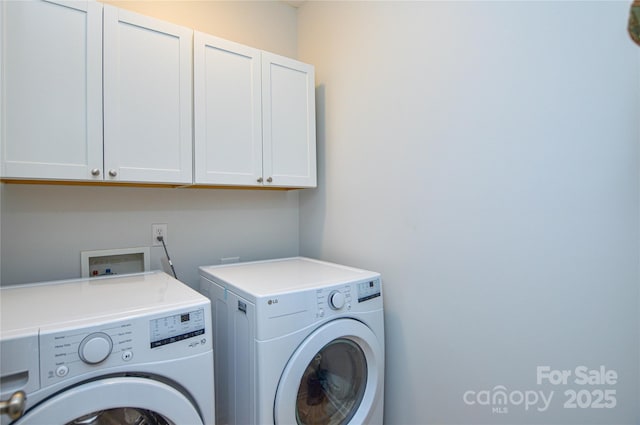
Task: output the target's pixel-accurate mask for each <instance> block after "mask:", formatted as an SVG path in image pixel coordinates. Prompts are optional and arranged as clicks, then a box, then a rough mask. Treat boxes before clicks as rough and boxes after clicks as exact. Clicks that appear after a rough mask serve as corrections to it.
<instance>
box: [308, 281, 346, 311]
mask: <svg viewBox="0 0 640 425" xmlns="http://www.w3.org/2000/svg"><path fill="white" fill-rule="evenodd" d="M316 305H317V310H316V317H325V315H326V314H327V313H328V312H329V311H332V310H333V311H336V312H338V311H342V310H347V311H348V310H351V286H350V285H340V286H334V287H331V288H322V289H318V290H316Z"/></svg>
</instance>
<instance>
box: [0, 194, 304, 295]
mask: <svg viewBox="0 0 640 425" xmlns="http://www.w3.org/2000/svg"><path fill="white" fill-rule="evenodd" d="M2 207H3V211H2V279H3V284H13V283H22V282H36V281H42V280H53V279H64V278H73V277H79V276H80V252H81V251H85V250H94V249H111V248H125V247H139V246H150V245H151V242H152V241H151V224H152V223H167V225H168V246H167V248H168V250H169V254H170V255H171V260H172V262H173V264H174V266H175V269H176V273H177V274H178V278H180V280H182V281H184V282H185V283H188V284H189V285H192V286H194V287H196V286H197V283H198V266H202V265H207V264H219V263H220V258H223V257H234V256H239V257H240V258H241V260H242V261H248V260H252V259H264V258H275V257H280V256H291V255H296V254H297V253H298V194H297V193H296V192H295V191H290V192H283V191H244V190H210V189H157V188H122V187H114V188H111V187H71V186H39V185H28V186H22V185H12V184H6V185H5V186H4V195H3V200H2ZM151 268H152V269H154V270H157V269H163V270H165V271H167V272H168V273H171V270H170V268H169V266H168V264H167V263H166V260H165V254H164V250H163V248H162V247H151Z"/></svg>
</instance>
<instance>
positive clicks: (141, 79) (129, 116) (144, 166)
mask: <svg viewBox="0 0 640 425" xmlns="http://www.w3.org/2000/svg"><path fill="white" fill-rule="evenodd" d="M192 36H193V31H192V30H191V29H189V28H184V27H180V26H177V25H173V24H169V23H167V22H163V21H159V20H156V19H152V18H148V17H146V16H142V15H138V14H135V13H131V12H128V11H126V10H122V9H118V8H115V7H112V6H109V5H105V6H104V95H103V96H104V170H105V173H107V175H106V176H105V178H107V179H114V180H123V181H132V182H171V183H185V184H189V183H191V181H192V160H193V159H192V158H193V157H192V131H191V129H192V118H191V117H192V115H191V87H192V83H191V69H192V65H191V64H192V58H191V46H192Z"/></svg>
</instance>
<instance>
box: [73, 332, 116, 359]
mask: <svg viewBox="0 0 640 425" xmlns="http://www.w3.org/2000/svg"><path fill="white" fill-rule="evenodd" d="M112 348H113V341H111V337H110V336H109V335H107V334H106V333H104V332H96V333H92V334H90V335H87V336H86V337H85V338H84V339H83V340H82V342H81V343H80V347H79V348H78V354H79V355H80V358H81V359H82V361H83V362H85V363H89V364H97V363H100V362H101V361H104V359H106V358H107V357H109V354H111V349H112Z"/></svg>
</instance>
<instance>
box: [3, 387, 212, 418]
mask: <svg viewBox="0 0 640 425" xmlns="http://www.w3.org/2000/svg"><path fill="white" fill-rule="evenodd" d="M136 421H138V422H136ZM143 421H146V422H143ZM113 423H117V424H122V425H126V424H150V425H151V424H153V425H156V424H157V425H167V424H168V425H183V424H198V425H202V418H201V417H200V415H199V414H198V411H197V410H196V408H195V407H194V405H193V404H192V403H191V401H190V400H189V399H188V398H187V397H185V396H184V394H182V393H181V392H180V391H178V390H176V389H175V388H173V387H171V386H169V385H166V384H163V383H161V382H158V381H154V380H152V379H145V378H133V377H118V378H107V379H100V380H97V381H91V382H89V383H86V384H82V385H79V386H77V387H72V388H70V389H68V390H66V391H63V392H62V393H60V394H57V395H55V396H53V397H51V398H49V399H47V400H45V401H43V402H42V403H40V404H38V405H36V406H34V407H33V408H30V409H29V410H28V411H27V413H26V414H25V415H24V416H23V417H22V418H20V419H18V420H17V421H16V422H14V423H13V424H14V425H18V424H20V425H36V424H41V425H50V424H68V425H80V424H85V425H89V424H90V425H99V424H100V425H102V424H105V425H106V424H113Z"/></svg>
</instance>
